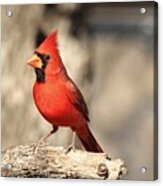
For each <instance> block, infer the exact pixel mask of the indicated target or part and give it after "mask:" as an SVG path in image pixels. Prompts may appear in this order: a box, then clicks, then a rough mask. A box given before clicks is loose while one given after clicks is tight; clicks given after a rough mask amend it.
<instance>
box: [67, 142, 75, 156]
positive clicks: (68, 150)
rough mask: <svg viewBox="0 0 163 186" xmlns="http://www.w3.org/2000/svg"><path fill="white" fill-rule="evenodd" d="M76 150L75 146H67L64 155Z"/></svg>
mask: <svg viewBox="0 0 163 186" xmlns="http://www.w3.org/2000/svg"><path fill="white" fill-rule="evenodd" d="M75 150H76V149H75V146H74V145H73V144H71V145H69V146H68V147H66V149H65V154H68V153H69V152H71V151H72V152H74V151H75Z"/></svg>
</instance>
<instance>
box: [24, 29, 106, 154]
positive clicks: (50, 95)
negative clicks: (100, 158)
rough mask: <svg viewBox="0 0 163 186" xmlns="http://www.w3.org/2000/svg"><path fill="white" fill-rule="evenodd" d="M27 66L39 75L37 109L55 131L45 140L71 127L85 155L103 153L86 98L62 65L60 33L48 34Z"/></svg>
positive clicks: (37, 80) (36, 84)
mask: <svg viewBox="0 0 163 186" xmlns="http://www.w3.org/2000/svg"><path fill="white" fill-rule="evenodd" d="M27 64H28V65H30V66H31V67H33V68H34V72H35V74H36V80H35V83H34V85H33V99H34V102H35V105H36V107H37V108H38V110H39V112H40V113H41V115H42V116H43V117H44V118H45V120H47V121H48V122H49V123H50V124H51V125H52V130H51V131H50V133H49V134H48V135H47V136H46V137H45V139H47V138H48V137H49V136H51V135H52V134H54V133H55V132H56V131H57V130H58V128H59V127H69V128H70V129H71V130H72V132H73V134H75V135H77V136H78V138H79V139H80V140H81V142H82V144H83V146H84V147H85V149H86V151H90V152H96V153H103V152H104V151H103V149H102V147H101V146H100V145H99V143H98V142H97V140H96V139H95V137H94V135H93V134H92V132H91V131H90V128H89V126H88V123H89V121H90V119H89V113H88V108H87V105H86V102H85V100H84V97H83V95H82V93H81V92H80V90H79V88H78V87H77V86H76V84H75V83H74V82H73V80H72V79H71V78H70V77H69V75H68V73H67V71H66V68H65V66H64V64H63V62H62V59H61V56H60V52H59V49H58V31H57V30H56V31H53V32H52V33H51V34H49V36H47V38H45V40H44V41H43V42H42V43H41V44H40V45H39V46H38V47H37V48H36V50H35V51H34V53H33V54H32V56H31V58H30V59H29V60H27ZM75 135H73V136H75ZM72 146H74V137H73V139H72Z"/></svg>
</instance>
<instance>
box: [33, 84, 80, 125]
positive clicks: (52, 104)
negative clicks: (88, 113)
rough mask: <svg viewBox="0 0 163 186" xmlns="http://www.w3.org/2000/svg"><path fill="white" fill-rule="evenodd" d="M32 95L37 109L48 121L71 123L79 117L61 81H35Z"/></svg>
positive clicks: (61, 123) (62, 123)
mask: <svg viewBox="0 0 163 186" xmlns="http://www.w3.org/2000/svg"><path fill="white" fill-rule="evenodd" d="M33 97H34V100H35V104H36V106H37V108H38V110H39V111H40V113H41V114H42V115H43V116H44V118H45V119H46V120H47V121H49V122H50V123H53V124H57V125H60V126H66V125H70V124H72V125H73V121H74V120H75V119H76V118H77V117H79V113H78V112H77V111H76V110H75V109H74V106H73V105H72V104H71V102H70V101H69V99H68V97H67V94H66V89H65V87H64V86H63V84H62V83H61V84H60V83H57V84H46V83H35V85H34V88H33Z"/></svg>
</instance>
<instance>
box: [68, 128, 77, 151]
mask: <svg viewBox="0 0 163 186" xmlns="http://www.w3.org/2000/svg"><path fill="white" fill-rule="evenodd" d="M75 136H76V134H75V131H72V141H71V144H70V145H69V146H68V147H67V148H66V154H67V153H69V152H70V151H71V150H72V151H75Z"/></svg>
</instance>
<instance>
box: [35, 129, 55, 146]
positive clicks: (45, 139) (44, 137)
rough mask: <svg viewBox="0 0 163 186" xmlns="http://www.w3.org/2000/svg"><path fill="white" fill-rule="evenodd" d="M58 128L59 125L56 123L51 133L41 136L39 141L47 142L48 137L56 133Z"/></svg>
mask: <svg viewBox="0 0 163 186" xmlns="http://www.w3.org/2000/svg"><path fill="white" fill-rule="evenodd" d="M57 130H58V127H57V126H55V125H53V129H52V130H51V131H50V133H49V134H47V135H46V136H43V137H41V138H40V139H39V140H38V143H42V142H44V143H45V142H46V141H47V139H48V138H49V137H50V136H51V135H52V134H54V133H55V132H56V131H57Z"/></svg>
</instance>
